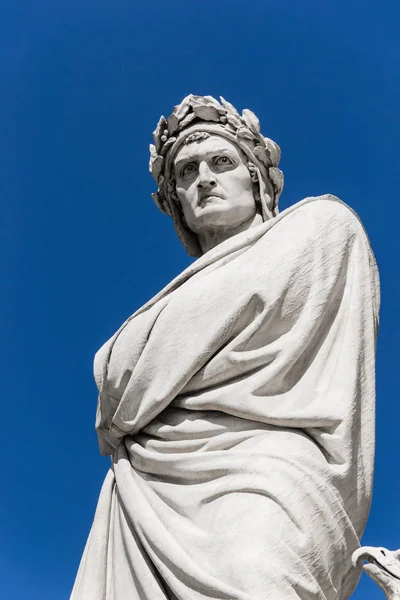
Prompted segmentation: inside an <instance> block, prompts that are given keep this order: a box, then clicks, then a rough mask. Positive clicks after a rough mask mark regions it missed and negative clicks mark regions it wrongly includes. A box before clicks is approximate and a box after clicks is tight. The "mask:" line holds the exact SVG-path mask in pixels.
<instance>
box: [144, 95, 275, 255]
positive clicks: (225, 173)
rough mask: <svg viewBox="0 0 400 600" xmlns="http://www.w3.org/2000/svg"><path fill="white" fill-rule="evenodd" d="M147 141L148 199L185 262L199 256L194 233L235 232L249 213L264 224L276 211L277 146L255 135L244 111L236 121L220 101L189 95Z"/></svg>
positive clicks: (256, 129) (256, 125)
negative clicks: (152, 185) (151, 183)
mask: <svg viewBox="0 0 400 600" xmlns="http://www.w3.org/2000/svg"><path fill="white" fill-rule="evenodd" d="M153 139H154V144H155V145H151V146H150V152H151V157H150V171H151V173H152V175H153V177H154V178H155V180H156V181H157V184H158V191H157V192H156V193H155V194H153V198H154V200H155V202H156V204H157V206H158V207H159V208H160V209H161V210H162V211H163V212H165V213H167V214H168V215H169V216H170V217H172V219H173V221H174V225H175V229H176V231H177V234H178V236H179V238H180V239H181V241H182V242H183V244H184V246H185V248H186V250H187V252H188V253H189V254H190V255H191V256H200V255H201V254H202V251H201V248H200V244H199V241H198V237H197V234H198V233H200V232H201V231H202V229H203V228H205V227H210V226H213V223H214V222H215V223H218V226H220V227H221V226H222V227H227V228H235V227H237V226H240V225H241V223H244V222H245V221H247V220H249V219H250V218H251V217H252V215H253V214H254V213H255V212H259V214H260V215H262V217H263V219H264V220H268V219H271V218H272V217H274V216H275V215H276V214H277V213H278V198H279V195H280V193H281V191H282V187H283V175H282V172H281V171H280V170H279V169H278V168H277V165H278V163H279V158H280V150H279V146H277V144H275V142H273V141H272V140H270V139H268V138H265V137H263V136H262V135H261V133H260V125H259V121H258V119H257V117H256V116H255V115H254V114H253V113H252V112H251V111H249V110H243V112H242V116H240V115H239V113H238V112H237V110H236V109H235V108H234V107H233V106H232V105H231V104H229V103H228V102H226V101H225V100H224V99H223V98H221V103H219V102H218V101H217V100H215V99H214V98H212V97H211V96H193V95H190V96H187V97H186V98H185V99H184V100H183V101H182V102H181V104H180V105H179V106H176V107H175V108H174V112H173V113H172V115H171V116H170V117H168V119H165V118H164V117H161V119H160V121H159V122H158V125H157V129H156V131H155V132H154V134H153Z"/></svg>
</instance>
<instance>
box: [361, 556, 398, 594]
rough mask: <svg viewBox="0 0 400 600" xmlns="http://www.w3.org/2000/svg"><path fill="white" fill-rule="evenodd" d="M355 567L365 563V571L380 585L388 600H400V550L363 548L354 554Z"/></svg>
mask: <svg viewBox="0 0 400 600" xmlns="http://www.w3.org/2000/svg"><path fill="white" fill-rule="evenodd" d="M352 561H353V566H354V567H357V568H358V567H359V566H360V565H361V564H362V563H363V561H366V563H365V564H364V565H363V567H362V568H363V571H364V573H366V574H367V575H369V576H370V577H371V579H373V580H374V581H375V583H377V584H378V585H379V587H380V588H381V590H382V591H383V592H384V594H385V596H386V598H387V600H400V550H395V551H391V550H386V548H374V547H373V546H363V547H362V548H359V549H358V550H356V551H355V552H354V554H353V558H352Z"/></svg>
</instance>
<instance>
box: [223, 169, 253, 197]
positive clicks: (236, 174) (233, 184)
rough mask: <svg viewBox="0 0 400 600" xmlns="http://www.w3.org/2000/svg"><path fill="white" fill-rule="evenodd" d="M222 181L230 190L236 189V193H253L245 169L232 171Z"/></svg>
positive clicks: (249, 178)
mask: <svg viewBox="0 0 400 600" xmlns="http://www.w3.org/2000/svg"><path fill="white" fill-rule="evenodd" d="M226 175H228V173H226ZM224 183H225V185H226V186H227V187H229V189H230V190H231V191H236V193H237V194H240V193H242V192H250V193H251V194H252V193H253V184H252V181H251V177H250V173H249V172H248V170H247V169H246V170H245V171H243V170H240V171H239V170H238V171H232V172H231V173H230V177H227V178H226V180H225V182H224Z"/></svg>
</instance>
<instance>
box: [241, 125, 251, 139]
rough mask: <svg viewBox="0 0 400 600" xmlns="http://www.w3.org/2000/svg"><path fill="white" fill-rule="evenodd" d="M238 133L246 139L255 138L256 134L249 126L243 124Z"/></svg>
mask: <svg viewBox="0 0 400 600" xmlns="http://www.w3.org/2000/svg"><path fill="white" fill-rule="evenodd" d="M237 135H238V137H241V138H244V139H245V140H254V134H253V133H252V132H251V131H250V130H249V129H247V127H243V125H242V126H241V127H239V129H238V130H237Z"/></svg>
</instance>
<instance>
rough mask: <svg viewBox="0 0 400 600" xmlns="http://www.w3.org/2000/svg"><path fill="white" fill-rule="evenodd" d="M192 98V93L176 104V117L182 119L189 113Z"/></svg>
mask: <svg viewBox="0 0 400 600" xmlns="http://www.w3.org/2000/svg"><path fill="white" fill-rule="evenodd" d="M191 99H192V94H190V95H189V96H186V98H184V99H183V100H182V102H181V103H180V104H177V105H176V106H174V115H176V117H177V119H178V120H179V121H182V119H184V118H185V117H186V115H187V114H188V112H189V110H190V101H191Z"/></svg>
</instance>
